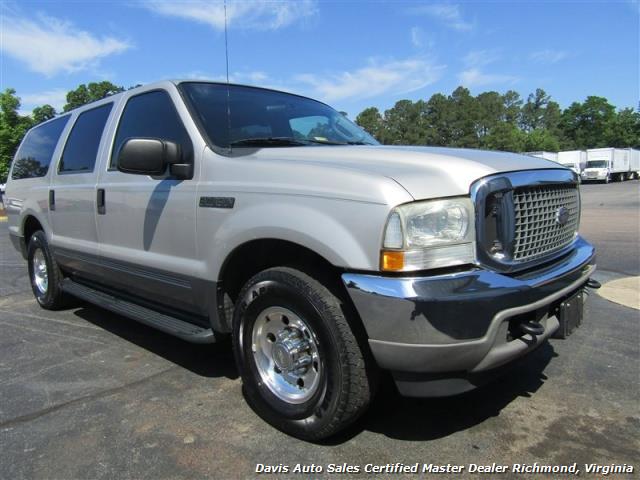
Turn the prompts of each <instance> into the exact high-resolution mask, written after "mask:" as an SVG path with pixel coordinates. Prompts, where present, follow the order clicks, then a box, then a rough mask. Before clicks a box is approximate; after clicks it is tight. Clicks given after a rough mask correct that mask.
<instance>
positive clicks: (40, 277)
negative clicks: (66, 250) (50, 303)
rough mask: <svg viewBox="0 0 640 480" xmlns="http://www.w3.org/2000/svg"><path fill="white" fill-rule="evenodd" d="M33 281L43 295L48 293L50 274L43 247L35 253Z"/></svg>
mask: <svg viewBox="0 0 640 480" xmlns="http://www.w3.org/2000/svg"><path fill="white" fill-rule="evenodd" d="M32 262H33V282H34V283H35V285H36V288H37V289H38V291H39V292H40V293H41V294H42V295H46V294H47V289H48V288H49V274H48V273H47V261H46V259H45V258H44V253H42V250H41V249H37V250H36V252H35V253H34V254H33V260H32Z"/></svg>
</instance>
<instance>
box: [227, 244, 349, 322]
mask: <svg viewBox="0 0 640 480" xmlns="http://www.w3.org/2000/svg"><path fill="white" fill-rule="evenodd" d="M273 267H290V268H294V269H297V270H300V271H302V272H304V273H306V274H307V275H309V276H311V277H312V278H314V279H316V280H317V281H319V282H320V283H322V284H323V285H324V286H325V287H327V288H328V289H329V290H330V291H331V292H332V293H333V294H334V295H336V296H337V297H338V298H339V299H340V300H341V301H342V302H343V304H344V305H345V308H347V309H349V310H350V311H349V314H350V317H351V318H354V320H356V321H357V323H359V324H360V326H361V325H362V322H361V321H360V318H359V317H358V315H357V311H356V309H355V307H354V305H353V304H352V302H351V298H350V297H349V295H348V293H347V291H346V289H345V287H344V284H343V283H342V280H341V274H342V273H343V271H344V270H343V269H342V268H340V267H337V266H335V265H333V264H332V263H331V262H330V261H329V260H327V259H326V258H325V257H323V256H322V255H320V254H318V253H317V252H315V251H314V250H312V249H310V248H308V247H306V246H303V245H300V244H298V243H295V242H292V241H289V240H282V239H277V238H261V239H254V240H250V241H247V242H245V243H243V244H241V245H238V246H237V247H236V248H235V249H233V250H232V251H231V252H230V253H229V255H227V257H226V258H225V260H224V261H223V263H222V266H221V268H220V272H219V275H218V283H217V285H218V289H217V290H218V292H217V297H218V298H217V301H218V306H219V307H218V308H219V315H220V318H219V320H220V324H221V327H226V328H225V329H227V328H228V329H229V330H230V329H231V320H232V313H233V304H234V303H235V301H236V298H237V295H238V293H239V292H240V290H241V289H242V286H243V285H244V284H245V283H246V282H247V281H248V280H249V279H250V278H251V277H253V276H254V275H256V274H257V273H259V272H261V271H263V270H266V269H268V268H273ZM358 330H359V328H358Z"/></svg>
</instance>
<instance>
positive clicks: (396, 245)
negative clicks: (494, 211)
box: [381, 197, 475, 271]
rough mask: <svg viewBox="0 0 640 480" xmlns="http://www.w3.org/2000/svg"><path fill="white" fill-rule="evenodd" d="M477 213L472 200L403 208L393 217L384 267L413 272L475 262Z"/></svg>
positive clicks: (391, 217) (463, 198)
mask: <svg viewBox="0 0 640 480" xmlns="http://www.w3.org/2000/svg"><path fill="white" fill-rule="evenodd" d="M474 241H475V228H474V210H473V204H472V202H471V200H470V199H469V198H466V197H459V198H451V199H444V200H429V201H421V202H414V203H409V204H406V205H400V206H399V207H396V208H395V209H393V211H392V212H391V214H390V215H389V219H388V221H387V226H386V229H385V235H384V243H383V250H382V257H381V268H382V269H383V270H387V271H410V270H422V269H427V268H437V267H444V266H451V265H461V264H465V263H471V262H473V260H474V258H475V256H474Z"/></svg>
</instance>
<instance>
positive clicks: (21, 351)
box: [0, 181, 640, 480]
mask: <svg viewBox="0 0 640 480" xmlns="http://www.w3.org/2000/svg"><path fill="white" fill-rule="evenodd" d="M639 186H640V183H639V182H638V181H633V182H624V183H613V184H609V185H584V186H582V195H583V217H582V226H581V230H582V232H583V234H584V235H585V236H586V237H587V239H589V240H590V241H592V242H593V243H595V245H596V247H597V249H598V268H599V272H598V278H600V279H602V280H603V281H607V280H609V279H618V278H624V277H628V276H637V275H639V274H640V252H639V251H638V248H639V236H640V235H639V232H640V225H639V222H640V218H639V212H640V209H639V208H640V199H639ZM639 316H640V315H639V313H638V311H637V310H634V309H631V308H627V307H624V306H622V305H618V304H616V303H612V302H609V301H607V300H605V299H604V298H601V297H600V296H598V295H597V294H593V295H591V296H590V297H589V300H588V303H587V307H586V313H585V318H584V321H583V324H582V326H581V328H579V329H578V330H577V331H576V332H575V333H574V334H573V335H572V336H571V337H569V339H567V340H565V341H561V340H552V341H551V342H550V343H549V344H547V345H544V346H542V347H541V348H539V349H538V350H536V351H535V352H534V353H532V354H531V355H529V356H528V357H526V358H525V359H524V361H523V362H521V363H520V364H519V365H518V367H517V368H516V369H514V370H513V371H512V372H510V373H508V374H507V375H505V376H504V377H502V378H501V379H500V380H498V381H496V382H494V383H492V384H489V385H487V386H485V387H483V388H480V389H477V390H476V391H473V392H470V393H468V394H464V395H460V396H457V397H453V398H447V399H426V400H419V399H405V398H402V397H400V396H398V394H397V393H395V391H394V390H393V388H390V386H387V387H385V388H384V389H383V391H382V392H381V394H380V395H379V397H378V398H377V400H376V402H375V403H374V405H373V406H372V408H371V409H370V411H369V412H368V413H367V415H366V416H365V417H364V418H362V420H361V421H359V422H358V423H357V424H356V425H355V426H354V427H353V428H351V429H349V430H348V431H347V432H346V433H344V434H343V435H341V436H339V437H337V438H334V439H332V440H331V441H329V442H326V443H324V444H321V445H314V444H310V443H306V442H302V441H299V440H296V439H294V438H291V437H288V436H286V435H284V434H282V433H280V432H278V431H277V430H274V429H273V428H272V427H270V426H269V425H267V424H266V423H265V422H263V421H262V420H261V419H260V418H259V417H257V416H256V415H255V414H254V413H253V411H252V410H251V409H250V408H249V407H248V406H247V404H246V403H245V402H244V400H243V397H242V391H241V387H240V381H239V379H238V376H237V372H236V369H235V366H234V364H233V357H232V353H231V348H230V345H229V344H228V343H221V344H216V345H211V346H198V345H192V344H188V343H185V342H182V341H180V340H177V339H174V338H172V337H170V336H167V335H164V334H162V333H159V332H157V331H155V330H152V329H150V328H147V327H144V326H142V325H139V324H137V323H135V322H133V321H131V320H128V319H126V318H124V317H120V316H117V315H114V314H112V313H110V312H108V311H106V310H102V309H100V308H97V307H94V306H91V305H85V304H78V306H76V307H75V308H71V309H68V310H64V311H58V312H49V311H45V310H42V309H40V308H39V307H38V306H37V304H36V302H35V301H34V299H33V297H32V294H31V291H30V287H29V283H28V280H27V275H26V265H25V262H24V261H23V260H22V258H21V257H20V256H19V254H18V253H17V252H15V251H14V250H13V249H12V247H11V245H10V243H9V239H8V232H7V227H6V223H1V222H0V478H2V479H12V480H17V479H31V478H38V479H53V478H55V479H72V478H73V479H75V478H77V479H86V478H101V479H102V478H104V479H113V478H140V479H159V478H201V477H214V478H247V477H254V476H256V475H257V474H256V465H257V464H264V465H271V466H278V465H283V466H288V467H289V469H290V472H291V471H292V470H293V468H294V467H295V465H296V464H301V465H306V466H309V465H312V464H314V465H316V466H321V467H323V470H324V472H323V474H316V475H313V476H315V477H322V476H324V474H326V471H327V467H328V465H329V464H342V463H346V464H349V465H358V466H361V467H364V466H365V465H366V464H369V463H372V464H376V465H384V464H387V463H397V462H401V463H405V464H413V463H416V462H419V463H420V464H423V463H434V464H445V465H446V464H448V463H449V464H454V465H465V466H468V465H469V464H471V463H475V464H481V465H486V464H491V463H493V462H496V463H498V464H508V465H512V464H515V463H528V464H533V463H534V462H541V463H545V464H572V463H574V462H577V463H578V468H579V469H580V470H582V476H585V477H588V476H589V475H587V474H586V473H585V472H584V464H590V463H598V464H605V465H610V464H612V463H613V464H624V463H626V464H632V465H635V470H636V472H637V470H638V468H640V461H639V458H640V457H639V455H638V452H639V451H640V406H639V402H638V398H640V395H639V393H640V391H639V390H640V381H639V374H638V373H639V371H640V370H639V367H640V347H639V343H640V342H639V341H638V340H639V339H640V324H639ZM636 474H637V473H636ZM265 476H266V475H265ZM283 476H285V477H286V476H288V475H275V476H272V477H271V478H275V477H283ZM333 476H334V477H335V476H337V475H333ZM361 476H367V475H365V474H361ZM384 476H385V475H380V477H384ZM394 476H395V477H397V475H394ZM441 476H442V475H441ZM342 477H343V478H344V477H346V475H342ZM464 477H477V475H474V474H469V473H468V471H467V472H466V473H463V474H462V475H457V476H456V478H464ZM511 477H515V475H514V474H513V473H508V474H505V475H503V476H502V478H511ZM535 477H536V475H529V476H527V478H535ZM414 478H415V477H414ZM519 478H521V477H519ZM547 478H548V477H547ZM626 478H628V477H626Z"/></svg>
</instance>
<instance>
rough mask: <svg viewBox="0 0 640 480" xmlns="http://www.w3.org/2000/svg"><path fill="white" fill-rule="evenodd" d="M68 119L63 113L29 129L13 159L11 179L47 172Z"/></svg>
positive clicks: (41, 174)
mask: <svg viewBox="0 0 640 480" xmlns="http://www.w3.org/2000/svg"><path fill="white" fill-rule="evenodd" d="M68 121H69V115H65V116H64V117H60V118H56V119H55V120H51V121H50V122H47V123H45V124H43V125H40V126H38V127H35V128H33V129H31V130H29V132H28V133H27V135H26V137H25V139H24V141H23V142H22V146H21V147H20V149H19V150H18V153H16V156H15V160H14V161H13V170H12V172H11V178H12V179H14V180H18V179H20V178H34V177H44V176H45V175H46V174H47V170H49V164H50V163H51V157H53V151H54V150H55V149H56V145H57V143H58V140H59V139H60V134H61V133H62V130H63V129H64V127H65V125H66V124H67V122H68Z"/></svg>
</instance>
